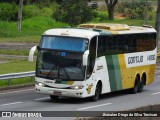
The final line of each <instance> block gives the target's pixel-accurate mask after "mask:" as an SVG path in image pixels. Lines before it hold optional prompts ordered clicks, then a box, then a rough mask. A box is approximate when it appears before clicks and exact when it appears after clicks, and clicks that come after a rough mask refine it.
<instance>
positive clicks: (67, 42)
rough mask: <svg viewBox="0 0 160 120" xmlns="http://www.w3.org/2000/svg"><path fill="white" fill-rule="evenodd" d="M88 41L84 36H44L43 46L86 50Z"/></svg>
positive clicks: (57, 48)
mask: <svg viewBox="0 0 160 120" xmlns="http://www.w3.org/2000/svg"><path fill="white" fill-rule="evenodd" d="M86 42H87V41H86V39H83V38H72V37H55V36H43V37H42V41H41V48H47V49H56V50H67V51H74V52H84V51H85V49H86V47H87V46H86V45H87V44H86Z"/></svg>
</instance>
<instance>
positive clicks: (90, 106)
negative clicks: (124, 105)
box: [77, 103, 112, 110]
mask: <svg viewBox="0 0 160 120" xmlns="http://www.w3.org/2000/svg"><path fill="white" fill-rule="evenodd" d="M111 104H112V103H105V104H101V105H95V106H89V107H85V108H79V109H77V110H86V109H91V108H95V107H101V106H106V105H111Z"/></svg>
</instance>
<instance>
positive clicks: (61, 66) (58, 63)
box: [45, 56, 70, 79]
mask: <svg viewBox="0 0 160 120" xmlns="http://www.w3.org/2000/svg"><path fill="white" fill-rule="evenodd" d="M56 57H58V56H56ZM55 64H57V65H59V67H58V78H59V70H60V68H62V69H63V71H64V73H65V75H66V77H67V79H70V76H69V75H68V73H67V71H66V69H65V67H64V66H63V65H62V64H61V63H60V62H59V60H57V61H56V62H55ZM54 67H55V66H53V67H52V69H51V70H50V72H49V73H48V74H47V75H46V77H45V78H47V77H48V76H49V75H50V73H51V72H52V71H53V69H54Z"/></svg>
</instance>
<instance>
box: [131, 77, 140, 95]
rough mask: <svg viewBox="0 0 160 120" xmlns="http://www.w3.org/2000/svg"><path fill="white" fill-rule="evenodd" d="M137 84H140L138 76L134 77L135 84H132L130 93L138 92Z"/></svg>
mask: <svg viewBox="0 0 160 120" xmlns="http://www.w3.org/2000/svg"><path fill="white" fill-rule="evenodd" d="M139 86H140V82H139V79H138V77H136V80H135V85H134V87H133V88H132V89H131V93H133V94H136V93H137V92H138V89H139Z"/></svg>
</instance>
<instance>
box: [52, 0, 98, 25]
mask: <svg viewBox="0 0 160 120" xmlns="http://www.w3.org/2000/svg"><path fill="white" fill-rule="evenodd" d="M95 16H96V12H95V9H93V8H92V7H90V6H89V5H88V4H87V1H85V0H84V1H82V0H63V2H62V3H61V4H60V6H59V7H58V8H57V10H56V11H55V13H54V14H53V17H54V18H55V19H56V20H57V21H62V22H66V23H68V24H70V25H78V24H80V23H84V22H89V21H90V20H92V19H93V18H94V17H95Z"/></svg>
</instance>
